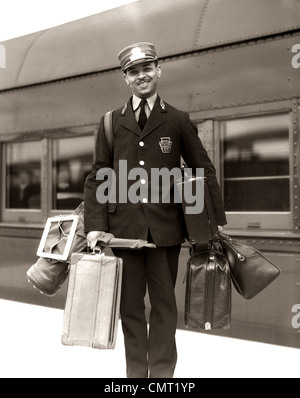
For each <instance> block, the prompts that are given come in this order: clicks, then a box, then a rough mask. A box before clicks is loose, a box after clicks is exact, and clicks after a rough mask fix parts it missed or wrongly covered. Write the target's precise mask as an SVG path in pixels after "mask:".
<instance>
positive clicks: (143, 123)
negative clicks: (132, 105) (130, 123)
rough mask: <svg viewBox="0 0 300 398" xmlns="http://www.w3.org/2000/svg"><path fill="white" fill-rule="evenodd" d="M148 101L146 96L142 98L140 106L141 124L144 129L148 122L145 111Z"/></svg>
mask: <svg viewBox="0 0 300 398" xmlns="http://www.w3.org/2000/svg"><path fill="white" fill-rule="evenodd" d="M146 103H147V100H145V99H144V98H143V99H142V101H141V102H140V107H141V111H140V116H139V121H138V123H139V126H140V129H141V130H142V131H143V129H144V127H145V124H146V122H147V115H146V112H145V105H146Z"/></svg>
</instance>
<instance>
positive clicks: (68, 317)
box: [62, 253, 123, 349]
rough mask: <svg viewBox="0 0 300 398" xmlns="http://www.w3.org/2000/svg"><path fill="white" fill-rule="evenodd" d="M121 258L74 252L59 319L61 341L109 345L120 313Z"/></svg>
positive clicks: (69, 343)
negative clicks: (61, 316) (62, 316)
mask: <svg viewBox="0 0 300 398" xmlns="http://www.w3.org/2000/svg"><path fill="white" fill-rule="evenodd" d="M122 270H123V262H122V259H120V258H118V257H113V256H106V255H104V254H99V253H97V254H96V253H91V254H90V253H74V254H73V255H72V257H71V267H70V272H69V285H68V293H67V300H66V306H65V311H64V320H63V335H62V344H64V345H79V346H88V347H92V348H98V349H113V348H115V344H116V337H117V328H118V321H119V316H120V298H121V285H122Z"/></svg>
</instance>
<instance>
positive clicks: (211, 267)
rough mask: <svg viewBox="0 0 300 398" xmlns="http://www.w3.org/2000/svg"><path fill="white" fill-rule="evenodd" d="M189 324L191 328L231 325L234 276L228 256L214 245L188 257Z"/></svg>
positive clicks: (186, 303) (186, 319)
mask: <svg viewBox="0 0 300 398" xmlns="http://www.w3.org/2000/svg"><path fill="white" fill-rule="evenodd" d="M187 266H188V270H187V281H186V299H185V325H186V326H187V327H188V328H191V329H206V330H209V329H229V328H230V324H231V278H230V269H229V263H228V260H227V258H226V257H225V256H224V255H223V253H221V252H218V251H215V250H213V249H211V250H207V251H201V252H199V253H196V254H194V255H192V256H191V258H190V259H189V261H188V265H187Z"/></svg>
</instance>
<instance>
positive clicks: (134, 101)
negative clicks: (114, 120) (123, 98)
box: [132, 93, 157, 112]
mask: <svg viewBox="0 0 300 398" xmlns="http://www.w3.org/2000/svg"><path fill="white" fill-rule="evenodd" d="M156 98H157V93H155V94H153V95H152V96H151V97H149V98H147V104H148V106H149V108H150V110H151V111H152V109H153V107H154V104H155V101H156ZM140 102H141V98H139V97H137V96H136V95H134V94H133V96H132V108H133V111H134V112H135V111H136V110H137V108H138V107H139V106H140Z"/></svg>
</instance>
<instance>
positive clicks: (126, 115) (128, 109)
mask: <svg viewBox="0 0 300 398" xmlns="http://www.w3.org/2000/svg"><path fill="white" fill-rule="evenodd" d="M120 123H121V125H122V126H124V127H125V128H126V129H128V130H130V131H132V132H134V133H135V134H136V135H138V136H140V135H141V130H140V127H139V125H138V124H137V121H136V119H135V115H134V112H133V109H132V106H131V99H130V100H129V101H128V102H127V104H126V105H125V106H124V108H123V110H122V113H121V121H120Z"/></svg>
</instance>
